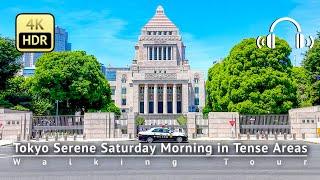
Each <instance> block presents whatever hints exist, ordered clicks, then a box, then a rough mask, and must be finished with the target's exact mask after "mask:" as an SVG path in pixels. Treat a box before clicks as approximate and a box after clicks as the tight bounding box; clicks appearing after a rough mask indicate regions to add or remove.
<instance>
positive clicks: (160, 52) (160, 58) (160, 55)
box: [159, 47, 162, 60]
mask: <svg viewBox="0 0 320 180" xmlns="http://www.w3.org/2000/svg"><path fill="white" fill-rule="evenodd" d="M159 60H162V47H159Z"/></svg>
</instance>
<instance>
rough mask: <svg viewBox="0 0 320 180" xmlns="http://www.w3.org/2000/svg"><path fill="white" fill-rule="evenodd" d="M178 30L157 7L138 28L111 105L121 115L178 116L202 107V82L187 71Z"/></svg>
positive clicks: (203, 86)
mask: <svg viewBox="0 0 320 180" xmlns="http://www.w3.org/2000/svg"><path fill="white" fill-rule="evenodd" d="M185 49H186V46H185V45H184V44H183V42H182V38H181V35H180V32H179V29H178V28H177V27H176V26H175V25H174V24H173V23H172V22H171V21H170V20H169V19H168V17H167V16H166V15H165V13H164V9H163V8H162V7H161V6H158V8H157V9H156V13H155V15H154V16H153V17H152V19H151V20H149V22H148V23H147V24H146V25H145V26H144V27H143V28H142V30H141V35H140V36H139V39H138V42H137V44H136V45H135V56H134V59H133V61H132V64H131V66H130V69H129V70H123V71H122V70H119V71H117V73H116V80H115V82H112V83H111V86H113V87H112V88H113V89H115V92H114V101H115V103H116V105H117V106H118V107H120V108H121V109H122V111H123V112H134V113H139V114H180V113H187V112H190V111H198V110H201V109H202V108H203V107H204V105H205V79H204V75H203V73H201V72H197V71H193V70H191V69H190V66H189V63H188V60H187V59H186V57H185Z"/></svg>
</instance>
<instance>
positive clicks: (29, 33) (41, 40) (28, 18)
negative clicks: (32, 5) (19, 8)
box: [16, 13, 55, 52]
mask: <svg viewBox="0 0 320 180" xmlns="http://www.w3.org/2000/svg"><path fill="white" fill-rule="evenodd" d="M54 26H55V25H54V17H53V15H52V14H48V13H22V14H18V15H17V17H16V46H17V50H18V51H20V52H50V51H52V50H53V49H54Z"/></svg>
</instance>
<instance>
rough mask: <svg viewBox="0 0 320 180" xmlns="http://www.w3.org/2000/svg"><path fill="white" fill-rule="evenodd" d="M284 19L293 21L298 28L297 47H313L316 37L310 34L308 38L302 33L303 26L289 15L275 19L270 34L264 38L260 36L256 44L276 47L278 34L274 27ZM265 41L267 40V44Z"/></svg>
mask: <svg viewBox="0 0 320 180" xmlns="http://www.w3.org/2000/svg"><path fill="white" fill-rule="evenodd" d="M282 21H289V22H291V23H292V24H293V25H294V26H295V27H296V29H297V33H296V40H295V42H296V48H297V49H299V48H304V47H309V48H312V47H313V44H314V39H313V37H312V36H308V38H307V39H306V38H305V37H304V35H303V34H302V30H301V26H300V25H299V23H298V22H297V21H296V20H294V19H292V18H289V17H283V18H279V19H277V20H275V21H274V22H273V23H272V24H271V26H270V29H269V32H270V34H268V35H267V37H266V38H262V37H261V36H258V37H257V39H256V44H257V46H258V48H262V46H265V45H267V47H269V48H271V49H274V48H275V47H276V36H275V34H274V32H273V31H274V29H275V27H276V25H277V24H278V23H280V22H282ZM265 41H266V42H267V44H265Z"/></svg>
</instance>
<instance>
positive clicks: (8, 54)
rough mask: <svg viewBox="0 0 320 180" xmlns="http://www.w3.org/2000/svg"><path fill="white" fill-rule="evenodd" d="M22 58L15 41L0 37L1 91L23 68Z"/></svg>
mask: <svg viewBox="0 0 320 180" xmlns="http://www.w3.org/2000/svg"><path fill="white" fill-rule="evenodd" d="M20 56H21V53H20V52H18V51H17V50H16V47H15V43H14V41H13V40H11V39H8V38H3V37H0V91H1V90H4V89H5V88H6V87H5V86H6V83H7V81H8V80H9V79H10V78H12V77H13V76H14V75H15V74H16V73H17V72H18V71H19V70H20V69H21V68H22V64H21V60H20V58H19V57H20Z"/></svg>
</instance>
